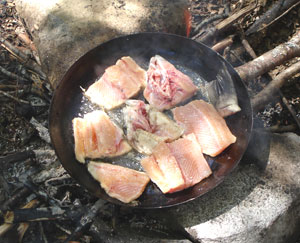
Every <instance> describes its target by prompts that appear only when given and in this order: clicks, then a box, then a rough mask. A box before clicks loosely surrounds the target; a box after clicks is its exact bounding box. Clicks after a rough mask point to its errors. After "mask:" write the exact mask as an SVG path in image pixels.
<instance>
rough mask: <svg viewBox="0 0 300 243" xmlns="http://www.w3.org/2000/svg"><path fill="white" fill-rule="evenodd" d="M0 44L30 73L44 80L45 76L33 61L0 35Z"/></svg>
mask: <svg viewBox="0 0 300 243" xmlns="http://www.w3.org/2000/svg"><path fill="white" fill-rule="evenodd" d="M0 43H1V46H3V47H4V48H5V49H6V50H8V51H9V52H10V53H11V54H13V55H14V56H15V57H17V58H18V59H19V60H20V61H21V62H22V64H23V65H25V66H26V67H28V68H29V69H31V70H32V71H34V72H36V73H37V74H38V75H40V77H41V78H42V79H46V77H47V76H46V74H45V73H44V72H43V71H42V68H41V66H39V65H38V64H37V63H35V62H34V61H33V60H31V59H30V57H29V56H28V55H26V54H25V53H24V52H23V51H21V50H19V49H18V48H16V47H15V46H13V45H12V44H11V43H10V42H8V41H7V40H5V39H4V38H3V37H2V36H1V35H0Z"/></svg>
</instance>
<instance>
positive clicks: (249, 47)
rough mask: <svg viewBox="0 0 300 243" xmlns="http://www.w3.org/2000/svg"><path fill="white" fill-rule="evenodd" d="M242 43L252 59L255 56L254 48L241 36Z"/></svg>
mask: <svg viewBox="0 0 300 243" xmlns="http://www.w3.org/2000/svg"><path fill="white" fill-rule="evenodd" d="M242 44H243V46H244V48H245V50H246V51H247V52H248V53H249V55H250V56H251V57H252V58H253V59H255V58H257V55H256V53H255V52H254V50H253V49H252V47H251V46H250V44H249V42H248V41H247V40H246V39H245V38H242Z"/></svg>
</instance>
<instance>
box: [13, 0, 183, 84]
mask: <svg viewBox="0 0 300 243" xmlns="http://www.w3.org/2000/svg"><path fill="white" fill-rule="evenodd" d="M15 3H16V8H17V11H18V13H19V15H20V16H21V17H22V18H24V20H25V22H26V24H27V26H28V27H29V29H30V31H31V33H32V35H33V37H34V43H35V44H36V46H37V49H38V50H39V55H40V58H41V62H42V66H43V70H44V71H45V72H46V74H47V75H48V78H49V81H50V83H51V84H52V86H53V88H55V87H56V86H57V84H58V83H59V81H60V80H61V78H62V77H63V75H64V73H65V72H66V71H67V69H68V68H69V67H70V66H71V65H72V64H73V63H74V62H75V61H76V60H77V59H78V58H79V57H80V56H82V55H83V54H85V53H86V52H87V51H89V50H90V49H92V48H94V47H96V46H97V45H99V44H101V43H103V42H105V41H107V40H109V39H112V38H114V37H117V36H120V35H125V34H130V33H136V32H146V31H148V32H149V31H160V32H169V33H176V34H185V27H186V26H185V21H184V13H185V11H186V10H187V8H188V1H187V0H173V1H168V0H156V1H152V0H131V1H122V0H102V1H97V0H48V1H39V0H16V1H15Z"/></svg>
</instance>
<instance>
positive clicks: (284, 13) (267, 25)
mask: <svg viewBox="0 0 300 243" xmlns="http://www.w3.org/2000/svg"><path fill="white" fill-rule="evenodd" d="M299 4H300V2H297V3H295V4H294V5H293V6H291V7H290V8H289V9H288V10H286V11H285V12H283V13H282V14H281V15H279V16H278V17H277V18H276V19H274V20H273V21H271V22H270V23H268V24H266V25H263V26H262V27H261V28H260V29H258V30H257V32H259V31H262V30H263V29H265V28H267V27H269V26H270V25H272V24H273V23H274V22H276V21H277V20H279V19H280V18H281V17H283V16H284V15H286V14H287V13H288V12H289V11H291V10H292V9H293V8H295V7H296V6H297V5H299Z"/></svg>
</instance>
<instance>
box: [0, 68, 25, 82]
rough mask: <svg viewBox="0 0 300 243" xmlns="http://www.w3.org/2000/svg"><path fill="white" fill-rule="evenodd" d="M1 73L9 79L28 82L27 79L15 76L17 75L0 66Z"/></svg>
mask: <svg viewBox="0 0 300 243" xmlns="http://www.w3.org/2000/svg"><path fill="white" fill-rule="evenodd" d="M0 72H2V73H3V74H4V75H6V76H7V77H9V78H12V79H15V80H26V81H28V80H27V79H25V78H23V77H21V76H19V75H17V74H15V73H12V72H10V71H8V70H6V69H5V68H3V67H1V66H0Z"/></svg>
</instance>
